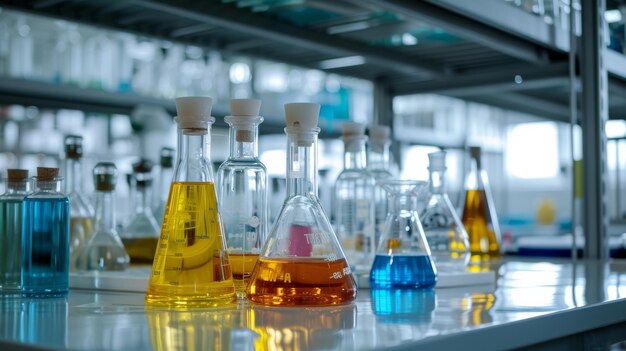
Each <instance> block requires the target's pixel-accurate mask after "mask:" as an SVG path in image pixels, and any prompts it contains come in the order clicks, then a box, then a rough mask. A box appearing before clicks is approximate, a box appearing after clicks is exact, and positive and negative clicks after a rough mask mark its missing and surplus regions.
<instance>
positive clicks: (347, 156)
mask: <svg viewBox="0 0 626 351" xmlns="http://www.w3.org/2000/svg"><path fill="white" fill-rule="evenodd" d="M344 147H345V152H344V156H343V168H344V169H364V168H366V167H367V155H366V153H365V138H364V137H357V138H349V139H344Z"/></svg>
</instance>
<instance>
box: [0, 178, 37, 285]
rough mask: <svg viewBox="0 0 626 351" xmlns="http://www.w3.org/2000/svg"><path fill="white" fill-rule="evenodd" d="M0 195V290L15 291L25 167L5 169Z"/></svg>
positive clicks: (18, 281) (26, 185) (25, 188)
mask: <svg viewBox="0 0 626 351" xmlns="http://www.w3.org/2000/svg"><path fill="white" fill-rule="evenodd" d="M7 173H8V177H7V190H6V192H5V193H4V194H2V195H1V196H0V293H7V292H19V291H20V286H21V276H22V274H21V269H22V267H21V264H22V202H23V200H24V197H26V195H28V192H29V191H30V181H29V180H28V170H26V169H9V170H8V172H7Z"/></svg>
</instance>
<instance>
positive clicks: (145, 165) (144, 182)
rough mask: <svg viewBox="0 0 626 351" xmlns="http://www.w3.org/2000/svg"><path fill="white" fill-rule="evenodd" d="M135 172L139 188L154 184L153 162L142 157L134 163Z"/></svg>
mask: <svg viewBox="0 0 626 351" xmlns="http://www.w3.org/2000/svg"><path fill="white" fill-rule="evenodd" d="M133 171H134V172H135V184H136V186H137V188H138V189H143V188H145V187H148V186H150V185H152V162H150V161H149V160H146V159H142V160H140V161H139V162H135V163H133Z"/></svg>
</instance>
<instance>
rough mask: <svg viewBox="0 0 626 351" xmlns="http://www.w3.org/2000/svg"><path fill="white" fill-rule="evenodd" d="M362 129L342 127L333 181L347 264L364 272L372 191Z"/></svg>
mask: <svg viewBox="0 0 626 351" xmlns="http://www.w3.org/2000/svg"><path fill="white" fill-rule="evenodd" d="M364 134H365V126H364V125H362V124H359V123H354V122H348V123H344V124H343V142H344V161H343V171H341V173H339V176H337V181H336V182H335V196H334V197H335V201H334V202H335V228H336V229H337V237H338V238H339V240H340V242H341V247H342V248H343V249H344V252H345V254H346V258H347V259H348V262H349V263H350V264H351V265H353V267H356V268H357V271H361V270H363V271H366V270H367V269H369V267H371V265H372V261H373V260H374V253H375V250H376V249H375V247H374V246H375V245H374V225H375V223H374V214H375V207H374V206H375V203H374V188H375V186H376V180H375V179H374V177H373V176H372V175H371V174H370V172H368V171H367V169H366V154H365V142H366V140H367V137H366V136H365V135H364Z"/></svg>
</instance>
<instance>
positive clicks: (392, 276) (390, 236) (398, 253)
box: [370, 179, 437, 288]
mask: <svg viewBox="0 0 626 351" xmlns="http://www.w3.org/2000/svg"><path fill="white" fill-rule="evenodd" d="M380 184H381V185H382V187H383V188H384V189H385V190H386V191H387V194H388V196H389V205H390V206H389V213H388V214H387V220H386V222H385V231H384V232H383V234H382V236H381V238H380V242H379V243H378V249H377V251H376V258H375V259H374V265H372V270H371V272H370V283H371V286H372V288H431V287H433V286H434V285H435V283H436V282H437V270H436V268H435V265H434V264H433V262H432V260H431V258H430V248H429V247H428V242H427V241H426V237H425V236H424V229H422V224H421V223H420V220H419V216H418V214H417V212H416V206H417V196H418V195H419V193H420V191H421V190H422V189H423V188H424V187H426V185H427V183H426V182H421V181H414V180H394V179H389V180H383V181H381V182H380Z"/></svg>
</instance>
